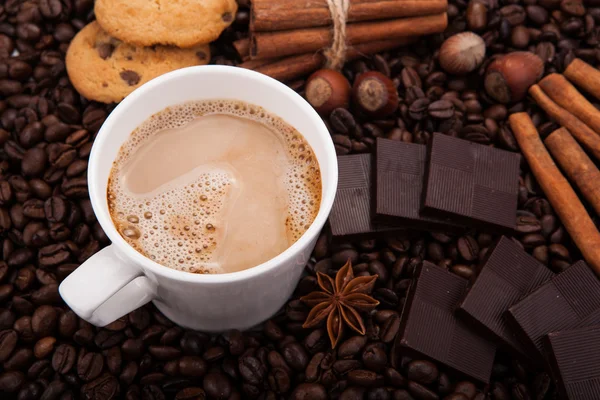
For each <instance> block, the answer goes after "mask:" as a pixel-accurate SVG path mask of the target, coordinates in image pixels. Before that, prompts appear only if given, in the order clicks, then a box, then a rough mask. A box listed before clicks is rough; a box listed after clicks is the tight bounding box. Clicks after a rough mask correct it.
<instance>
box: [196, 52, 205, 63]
mask: <svg viewBox="0 0 600 400" xmlns="http://www.w3.org/2000/svg"><path fill="white" fill-rule="evenodd" d="M196 57H198V59H199V60H200V61H206V58H207V57H206V53H205V52H203V51H197V52H196Z"/></svg>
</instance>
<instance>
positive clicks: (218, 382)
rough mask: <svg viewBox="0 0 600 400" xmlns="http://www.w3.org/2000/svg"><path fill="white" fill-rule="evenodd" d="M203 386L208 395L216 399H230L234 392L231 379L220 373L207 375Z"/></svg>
mask: <svg viewBox="0 0 600 400" xmlns="http://www.w3.org/2000/svg"><path fill="white" fill-rule="evenodd" d="M203 386H204V391H205V392H206V394H208V395H209V397H210V398H215V399H221V400H225V399H228V398H229V396H230V395H231V393H232V391H233V387H232V385H231V382H230V381H229V378H227V376H225V375H223V374H221V373H218V372H215V373H209V374H207V375H206V376H205V377H204V381H203Z"/></svg>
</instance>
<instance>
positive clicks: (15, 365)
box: [3, 348, 33, 371]
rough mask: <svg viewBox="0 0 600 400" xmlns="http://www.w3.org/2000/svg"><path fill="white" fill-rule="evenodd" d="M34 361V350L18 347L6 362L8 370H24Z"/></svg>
mask: <svg viewBox="0 0 600 400" xmlns="http://www.w3.org/2000/svg"><path fill="white" fill-rule="evenodd" d="M32 361H33V351H32V350H31V349H28V348H20V349H16V350H15V351H14V352H13V353H12V355H11V356H10V357H9V358H8V359H7V360H6V361H5V362H4V364H3V366H4V369H5V370H6V371H16V370H23V369H25V368H27V366H29V365H30V364H31V362H32Z"/></svg>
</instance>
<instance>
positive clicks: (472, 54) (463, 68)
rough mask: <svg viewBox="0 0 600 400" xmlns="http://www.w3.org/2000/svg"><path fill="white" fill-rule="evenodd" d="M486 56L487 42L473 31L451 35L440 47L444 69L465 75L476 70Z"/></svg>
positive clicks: (441, 63) (441, 62)
mask: <svg viewBox="0 0 600 400" xmlns="http://www.w3.org/2000/svg"><path fill="white" fill-rule="evenodd" d="M484 58H485V42H484V41H483V39H482V38H481V36H479V35H477V34H475V33H473V32H463V33H459V34H456V35H454V36H450V37H449V38H448V39H446V41H445V42H444V43H443V44H442V47H441V48H440V58H439V60H440V65H441V67H442V68H443V69H444V71H446V72H449V73H451V74H457V75H463V74H467V73H469V72H472V71H475V70H476V69H477V67H479V66H480V65H481V63H482V62H483V59H484Z"/></svg>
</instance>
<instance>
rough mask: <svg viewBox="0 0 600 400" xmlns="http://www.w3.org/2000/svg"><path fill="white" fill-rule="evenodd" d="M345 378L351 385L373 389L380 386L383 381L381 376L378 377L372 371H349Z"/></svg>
mask: <svg viewBox="0 0 600 400" xmlns="http://www.w3.org/2000/svg"><path fill="white" fill-rule="evenodd" d="M347 377H348V381H349V382H350V383H351V384H354V385H358V386H364V387H374V386H377V385H380V384H381V383H382V381H383V376H381V375H378V374H377V373H375V372H373V371H367V370H363V369H357V370H354V371H350V372H348V375H347Z"/></svg>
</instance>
